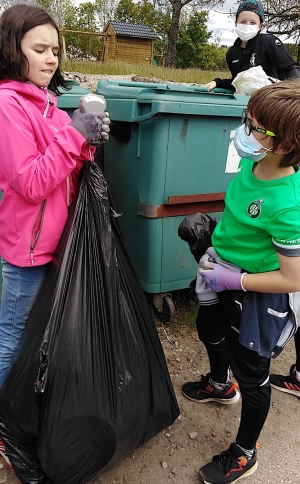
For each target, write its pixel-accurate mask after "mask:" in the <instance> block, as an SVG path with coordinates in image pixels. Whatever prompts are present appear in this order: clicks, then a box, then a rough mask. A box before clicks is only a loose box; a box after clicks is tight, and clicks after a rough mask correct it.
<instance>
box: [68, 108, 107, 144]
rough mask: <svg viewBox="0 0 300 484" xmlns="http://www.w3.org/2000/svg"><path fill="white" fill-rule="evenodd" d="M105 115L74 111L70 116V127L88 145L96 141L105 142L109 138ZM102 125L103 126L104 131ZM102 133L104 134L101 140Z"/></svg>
mask: <svg viewBox="0 0 300 484" xmlns="http://www.w3.org/2000/svg"><path fill="white" fill-rule="evenodd" d="M107 114H108V113H82V112H81V111H80V110H79V109H76V110H75V111H74V113H73V116H72V121H71V126H73V128H75V129H77V131H79V133H81V134H82V136H84V137H85V139H86V140H87V142H88V143H93V142H95V141H98V140H102V141H107V140H108V138H109V136H108V133H109V119H108V121H107V117H108V116H107ZM103 121H104V122H103ZM103 125H105V129H104V130H103ZM102 131H103V134H104V137H103V139H101V138H102ZM105 138H106V139H105Z"/></svg>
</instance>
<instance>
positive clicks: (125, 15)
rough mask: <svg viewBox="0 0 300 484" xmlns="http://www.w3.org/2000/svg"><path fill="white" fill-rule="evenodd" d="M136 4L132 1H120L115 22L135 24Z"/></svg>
mask: <svg viewBox="0 0 300 484" xmlns="http://www.w3.org/2000/svg"><path fill="white" fill-rule="evenodd" d="M136 10H137V9H136V4H135V3H134V2H133V1H132V0H120V1H119V3H118V5H117V7H116V11H115V20H118V21H119V22H131V23H135V15H136Z"/></svg>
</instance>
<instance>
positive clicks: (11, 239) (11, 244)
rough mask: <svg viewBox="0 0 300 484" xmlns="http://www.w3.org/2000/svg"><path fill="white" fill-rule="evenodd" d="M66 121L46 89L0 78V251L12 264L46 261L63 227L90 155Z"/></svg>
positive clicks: (65, 114) (31, 263)
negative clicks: (83, 168)
mask: <svg viewBox="0 0 300 484" xmlns="http://www.w3.org/2000/svg"><path fill="white" fill-rule="evenodd" d="M69 123H70V118H69V116H68V114H67V113H66V112H65V111H62V110H61V109H58V107H57V100H56V96H55V95H54V94H52V93H49V92H48V91H47V90H46V89H40V88H38V87H37V86H35V85H33V84H30V83H23V82H18V81H13V80H5V81H0V130H1V134H0V189H1V191H2V192H3V196H2V200H1V202H0V255H1V256H2V257H3V259H5V260H6V261H8V262H10V263H11V264H14V265H16V266H20V267H29V266H31V265H33V264H35V265H42V264H46V263H47V262H49V261H50V260H51V259H52V255H53V253H54V251H55V248H56V246H57V243H58V241H59V238H60V236H61V233H62V231H63V228H64V225H65V222H66V219H67V216H68V205H69V204H70V203H71V202H72V200H73V199H74V196H75V192H76V189H77V188H78V181H77V175H78V172H79V170H80V168H81V166H82V164H83V161H84V160H87V159H89V158H90V156H89V150H88V146H87V144H86V140H85V138H84V137H83V136H82V135H81V134H80V133H79V132H78V131H77V130H76V129H74V128H73V127H72V126H70V125H69ZM93 152H94V150H93V151H92V153H93Z"/></svg>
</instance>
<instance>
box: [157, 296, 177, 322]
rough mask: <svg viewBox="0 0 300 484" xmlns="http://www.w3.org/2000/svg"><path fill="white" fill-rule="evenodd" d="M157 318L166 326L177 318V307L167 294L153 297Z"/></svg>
mask: <svg viewBox="0 0 300 484" xmlns="http://www.w3.org/2000/svg"><path fill="white" fill-rule="evenodd" d="M152 300H153V304H154V307H155V312H156V317H157V319H158V320H159V321H161V322H162V323H164V324H170V323H172V322H173V321H174V318H175V305H174V303H173V300H172V298H171V297H170V296H169V295H165V294H154V295H153V297H152Z"/></svg>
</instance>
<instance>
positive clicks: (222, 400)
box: [182, 390, 241, 405]
mask: <svg viewBox="0 0 300 484" xmlns="http://www.w3.org/2000/svg"><path fill="white" fill-rule="evenodd" d="M182 394H183V395H184V396H185V397H186V398H188V399H189V400H191V401H192V402H196V403H207V402H217V403H222V405H231V404H232V403H237V402H238V401H239V399H240V397H241V394H240V392H238V391H237V390H236V391H235V396H234V397H233V398H230V399H226V398H214V397H211V398H205V399H203V400H197V399H196V398H191V397H189V396H188V395H187V394H186V393H183V392H182Z"/></svg>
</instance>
